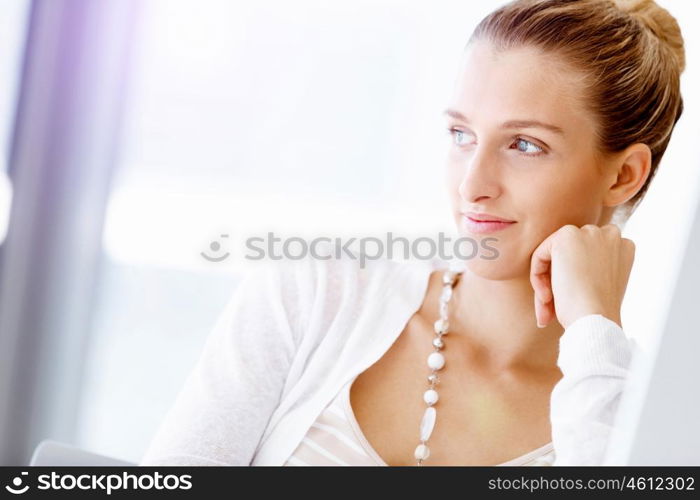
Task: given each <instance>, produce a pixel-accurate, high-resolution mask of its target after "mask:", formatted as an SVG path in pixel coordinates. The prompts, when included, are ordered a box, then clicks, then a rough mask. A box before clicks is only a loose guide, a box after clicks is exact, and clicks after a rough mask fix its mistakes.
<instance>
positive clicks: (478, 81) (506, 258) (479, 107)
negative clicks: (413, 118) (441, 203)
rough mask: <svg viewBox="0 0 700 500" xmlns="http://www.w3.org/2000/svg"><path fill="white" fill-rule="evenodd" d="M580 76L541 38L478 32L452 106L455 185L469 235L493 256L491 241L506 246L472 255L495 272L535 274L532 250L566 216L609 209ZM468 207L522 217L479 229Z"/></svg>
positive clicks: (479, 269)
mask: <svg viewBox="0 0 700 500" xmlns="http://www.w3.org/2000/svg"><path fill="white" fill-rule="evenodd" d="M577 79H580V75H578V74H576V73H573V72H571V71H567V70H566V69H564V68H563V67H562V66H561V65H557V66H555V64H554V63H553V60H552V59H551V58H547V57H545V56H544V55H542V54H541V53H540V52H539V51H538V50H537V49H534V48H519V49H513V50H509V51H506V52H502V53H497V52H494V51H493V49H492V47H491V45H490V44H488V43H486V42H481V41H477V42H475V43H473V44H471V45H470V46H469V47H467V49H466V51H465V53H464V54H463V56H462V60H461V61H460V66H459V73H458V77H457V81H456V84H455V87H454V92H453V95H452V98H451V100H450V102H449V106H448V112H449V113H448V114H447V115H446V118H447V125H448V128H450V129H453V130H452V132H451V137H450V141H449V153H448V156H447V187H448V192H449V194H450V200H451V204H452V209H453V213H454V217H455V221H456V223H457V228H458V230H459V233H460V235H461V236H466V237H469V238H471V239H473V240H475V241H476V242H479V252H480V255H481V256H483V257H493V256H494V252H493V251H490V250H484V248H485V247H488V248H494V249H496V250H497V251H498V258H496V259H494V260H485V259H482V258H479V257H478V256H477V257H476V258H472V259H469V260H468V261H467V263H466V264H467V266H468V267H469V268H470V269H471V270H472V271H473V272H476V273H477V274H479V275H482V276H484V277H488V278H491V279H507V278H513V277H517V276H521V275H524V274H529V269H530V267H529V266H530V257H531V255H532V252H533V251H534V250H535V248H536V247H537V246H538V245H539V244H540V243H541V242H542V241H543V240H544V239H545V238H546V237H547V236H549V235H550V234H551V233H553V232H554V231H556V230H557V229H558V228H559V227H561V226H563V225H565V224H575V225H577V226H582V225H584V224H597V223H599V220H600V218H601V216H602V215H603V214H604V212H603V211H604V207H603V201H602V200H603V194H604V192H605V188H607V187H609V186H607V185H606V181H605V178H604V176H603V174H602V171H603V170H604V166H603V165H600V161H601V160H599V159H596V155H595V153H594V152H595V150H594V144H595V142H594V133H595V128H594V127H595V121H594V119H593V116H591V113H590V112H588V111H586V110H585V109H584V108H583V105H582V104H583V103H582V102H581V100H580V97H579V96H580V95H581V89H580V87H579V85H580V83H579V82H578V80H577ZM454 112H457V113H458V114H456V113H454ZM507 122H521V123H510V124H508V123H507ZM525 122H540V123H541V124H545V125H544V126H543V125H538V124H534V123H525ZM547 125H549V126H550V127H548V126H547ZM596 162H598V164H596ZM464 212H477V213H480V212H483V213H487V214H490V215H495V216H497V217H501V218H503V219H507V220H511V221H515V224H510V225H508V226H507V227H506V228H504V229H501V230H498V231H496V232H493V233H490V234H477V233H474V232H472V230H471V229H470V227H469V226H468V225H467V223H466V222H467V221H466V217H465V215H464ZM484 238H495V239H496V240H493V239H491V240H488V242H484V241H482V240H483V239H484ZM470 251H471V247H469V246H467V247H463V254H465V253H466V254H469V252H470Z"/></svg>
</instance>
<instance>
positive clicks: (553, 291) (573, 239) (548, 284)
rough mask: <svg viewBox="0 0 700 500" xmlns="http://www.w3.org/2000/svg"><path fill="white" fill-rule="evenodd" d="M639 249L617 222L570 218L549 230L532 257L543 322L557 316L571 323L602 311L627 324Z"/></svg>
mask: <svg viewBox="0 0 700 500" xmlns="http://www.w3.org/2000/svg"><path fill="white" fill-rule="evenodd" d="M634 249H635V247H634V242H633V241H632V240H630V239H628V238H622V236H621V234H620V228H618V227H617V226H616V225H614V224H607V225H605V226H596V225H594V224H586V225H585V226H582V227H580V228H579V227H576V226H574V225H572V224H568V225H566V226H562V227H561V228H559V229H558V230H557V231H555V232H554V233H552V234H551V235H549V236H548V237H547V238H546V239H545V240H544V241H543V242H542V243H540V245H539V246H538V247H537V248H536V249H535V251H534V252H533V254H532V260H531V262H530V282H531V283H532V287H533V288H534V290H535V317H536V319H537V324H538V326H540V327H544V326H546V325H548V324H549V322H550V321H552V320H553V319H554V318H555V317H556V318H557V320H558V321H559V323H560V324H561V326H563V327H564V329H566V328H568V326H569V325H570V324H571V323H573V322H574V321H576V320H577V319H578V318H580V317H582V316H586V315H588V314H602V315H603V316H605V317H606V318H608V319H611V320H613V321H615V322H616V323H617V324H618V325H620V326H622V322H621V320H620V309H621V306H622V299H623V297H624V295H625V289H626V288H627V281H628V279H629V275H630V272H631V270H632V263H633V261H634Z"/></svg>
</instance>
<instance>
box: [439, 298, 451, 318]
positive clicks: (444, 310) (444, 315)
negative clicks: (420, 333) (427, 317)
mask: <svg viewBox="0 0 700 500" xmlns="http://www.w3.org/2000/svg"><path fill="white" fill-rule="evenodd" d="M448 312H449V311H448V309H447V302H440V317H441V318H442V319H444V320H446V321H447V315H448Z"/></svg>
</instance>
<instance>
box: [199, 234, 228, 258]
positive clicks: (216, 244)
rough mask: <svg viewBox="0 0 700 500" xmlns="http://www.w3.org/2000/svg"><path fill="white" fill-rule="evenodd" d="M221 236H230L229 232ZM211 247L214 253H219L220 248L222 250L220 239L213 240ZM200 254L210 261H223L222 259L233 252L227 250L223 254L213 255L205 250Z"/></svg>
mask: <svg viewBox="0 0 700 500" xmlns="http://www.w3.org/2000/svg"><path fill="white" fill-rule="evenodd" d="M221 237H222V238H228V234H222V235H221ZM209 249H210V250H211V251H212V252H214V253H218V252H219V250H221V243H219V242H218V241H212V242H211V243H210V244H209ZM200 255H201V256H202V257H204V258H205V259H207V260H208V261H209V262H221V261H222V260H225V259H227V258H228V256H229V255H231V253H230V252H225V253H224V254H223V255H220V256H216V255H215V256H213V257H211V256H209V255H207V254H206V253H205V252H200Z"/></svg>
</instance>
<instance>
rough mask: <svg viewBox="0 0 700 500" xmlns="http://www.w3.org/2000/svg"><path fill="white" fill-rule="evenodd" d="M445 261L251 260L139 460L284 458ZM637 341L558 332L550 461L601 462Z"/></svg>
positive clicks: (415, 305)
mask: <svg viewBox="0 0 700 500" xmlns="http://www.w3.org/2000/svg"><path fill="white" fill-rule="evenodd" d="M448 266H449V264H448V263H447V262H445V261H441V260H439V259H437V258H436V259H433V260H431V261H417V260H413V261H408V262H405V261H404V262H401V261H392V260H389V259H383V260H377V261H370V262H368V263H367V264H366V266H365V268H364V269H362V268H360V266H359V263H358V261H357V260H354V259H349V258H340V259H338V258H332V259H330V260H321V259H311V258H305V259H302V260H299V261H284V262H273V263H265V264H258V265H257V266H255V267H251V268H250V269H249V271H248V272H247V273H246V275H245V277H244V279H243V281H242V282H241V283H240V285H239V286H238V288H237V289H236V291H235V293H234V294H233V296H232V298H231V300H230V302H229V303H228V304H227V306H226V308H225V309H224V311H223V312H222V314H221V316H220V317H219V318H218V321H217V323H216V325H215V327H214V329H213V330H212V332H211V333H210V334H209V337H208V338H207V341H206V342H205V345H204V348H203V351H202V353H201V355H200V357H199V360H198V361H197V363H196V365H195V367H194V369H193V370H192V372H191V373H190V374H189V376H188V378H187V380H186V382H185V384H184V387H183V388H182V389H181V391H180V393H179V395H178V396H177V398H176V401H175V403H174V405H173V406H172V408H171V409H170V410H169V412H168V413H167V415H166V417H165V419H164V421H163V422H162V424H161V426H160V428H159V429H158V431H157V433H156V435H155V436H154V438H153V439H152V441H151V443H150V445H149V447H148V449H147V450H146V452H145V454H144V456H143V457H142V459H141V462H140V465H282V464H283V463H284V461H285V460H286V459H287V458H288V457H289V456H290V455H291V454H292V452H293V451H294V449H295V448H296V446H297V445H298V444H299V442H300V441H301V440H302V438H303V436H304V434H305V433H306V431H307V430H308V428H309V427H310V426H311V424H312V423H313V421H314V420H315V419H316V417H317V416H318V415H319V413H320V412H321V411H322V410H323V408H324V407H325V406H326V405H327V404H328V403H329V402H330V401H331V400H332V399H333V397H334V396H335V395H336V394H337V393H338V391H339V390H340V388H341V387H342V386H343V385H344V384H345V383H346V382H347V381H348V380H350V379H351V378H353V377H354V376H356V375H357V374H359V373H361V372H363V371H364V370H365V369H367V368H368V367H369V366H371V365H372V364H374V363H375V362H376V361H377V360H379V359H380V358H381V357H382V355H383V354H384V353H385V352H386V351H387V350H388V349H389V347H390V346H391V344H392V343H393V342H394V341H395V340H396V338H397V337H398V336H399V334H400V333H401V332H402V331H403V329H404V327H405V325H406V323H407V322H408V319H409V318H410V317H411V316H412V315H413V313H414V312H416V311H417V310H418V309H419V308H420V306H421V304H422V302H423V299H424V297H425V293H426V291H427V287H428V278H429V274H430V272H431V271H433V270H434V269H444V268H447V267H448ZM533 315H534V311H533ZM636 348H637V343H636V342H635V341H634V339H633V338H631V337H627V336H626V335H625V333H624V332H623V331H622V329H621V328H620V327H619V326H618V325H617V324H616V323H615V322H613V321H611V320H609V319H607V318H605V317H603V316H601V315H597V314H595V315H593V314H592V315H589V316H585V317H582V318H579V319H578V320H577V321H575V322H574V323H573V324H571V325H570V326H569V328H567V329H566V331H565V332H564V334H563V335H562V336H561V338H560V341H559V357H558V361H557V364H558V366H559V368H560V369H561V370H562V373H563V377H562V378H561V379H560V380H559V381H558V382H557V384H556V385H555V386H554V389H553V391H552V395H551V404H550V418H551V426H552V442H553V445H554V450H555V455H556V458H555V462H554V464H553V465H555V466H556V465H600V464H601V463H602V461H603V458H604V454H605V447H606V445H607V442H608V438H609V434H610V431H611V429H612V425H613V423H614V417H615V413H616V410H617V407H618V404H619V400H620V396H621V393H622V391H623V388H624V384H625V381H626V377H627V373H628V367H629V364H630V361H631V357H632V355H633V351H634V350H635V349H636Z"/></svg>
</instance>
